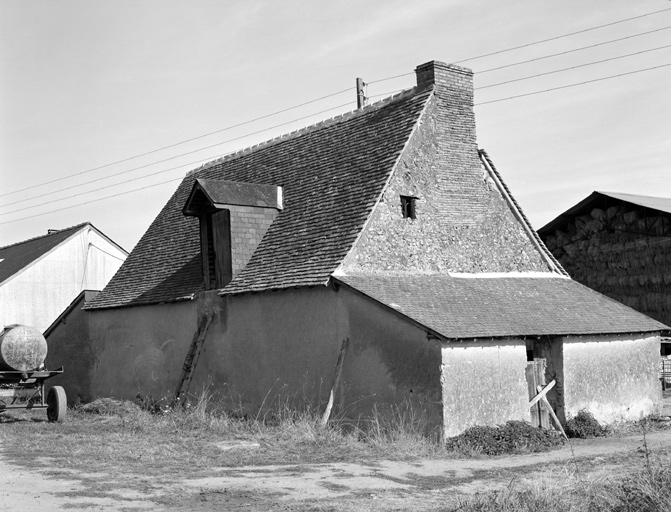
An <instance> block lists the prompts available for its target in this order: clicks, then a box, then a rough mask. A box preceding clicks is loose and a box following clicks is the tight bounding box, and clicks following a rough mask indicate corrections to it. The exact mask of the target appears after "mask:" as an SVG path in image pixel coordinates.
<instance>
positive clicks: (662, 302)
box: [544, 206, 671, 325]
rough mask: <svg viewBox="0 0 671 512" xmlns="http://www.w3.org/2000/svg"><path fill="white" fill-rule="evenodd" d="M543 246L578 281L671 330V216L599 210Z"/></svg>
mask: <svg viewBox="0 0 671 512" xmlns="http://www.w3.org/2000/svg"><path fill="white" fill-rule="evenodd" d="M544 241H545V243H546V245H547V246H548V249H550V251H552V253H553V254H554V256H555V257H556V258H557V259H558V260H559V261H560V263H561V264H562V265H563V266H564V268H565V269H566V270H567V271H568V272H569V274H570V275H571V277H573V279H575V280H576V281H578V282H580V283H582V284H584V285H586V286H589V287H590V288H593V289H594V290H597V291H599V292H601V293H603V294H604V295H607V296H608V297H611V298H613V299H615V300H617V301H619V302H622V303H623V304H626V305H627V306H630V307H632V308H634V309H636V310H638V311H640V312H641V313H644V314H646V315H648V316H650V317H652V318H654V319H656V320H659V321H660V322H663V323H665V324H667V325H668V324H671V293H669V292H668V290H669V285H671V215H668V214H664V213H660V212H656V211H653V210H648V209H644V208H641V209H629V210H628V211H627V210H624V209H623V208H622V207H617V206H612V207H610V208H608V209H606V210H602V209H600V208H595V209H593V210H592V211H591V212H590V214H587V215H580V216H576V217H574V218H573V219H571V220H570V222H569V223H568V224H567V225H566V226H565V227H564V229H562V230H555V231H554V232H553V233H552V234H549V235H546V236H544Z"/></svg>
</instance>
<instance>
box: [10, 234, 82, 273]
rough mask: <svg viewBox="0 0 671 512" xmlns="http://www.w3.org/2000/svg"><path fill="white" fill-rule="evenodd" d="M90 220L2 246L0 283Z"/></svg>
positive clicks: (57, 244)
mask: <svg viewBox="0 0 671 512" xmlns="http://www.w3.org/2000/svg"><path fill="white" fill-rule="evenodd" d="M88 225H89V223H88V222H84V223H83V224H78V225H77V226H72V227H70V228H65V229H61V230H59V231H56V232H54V233H48V234H46V235H42V236H38V237H35V238H31V239H29V240H24V241H23V242H17V243H15V244H11V245H6V246H5V247H0V260H2V261H0V284H2V283H4V282H5V281H6V280H7V279H9V278H11V277H12V276H14V275H15V274H16V273H17V272H19V271H20V270H22V269H23V268H25V267H27V266H28V265H30V264H31V263H33V262H35V261H37V260H39V259H40V258H41V257H43V256H45V255H46V254H47V253H48V252H49V251H51V250H52V249H54V248H56V247H57V246H59V245H60V244H61V243H63V242H64V241H65V240H67V239H68V238H70V237H71V236H72V235H74V234H75V233H77V232H78V231H79V230H81V229H82V228H84V227H85V226H88Z"/></svg>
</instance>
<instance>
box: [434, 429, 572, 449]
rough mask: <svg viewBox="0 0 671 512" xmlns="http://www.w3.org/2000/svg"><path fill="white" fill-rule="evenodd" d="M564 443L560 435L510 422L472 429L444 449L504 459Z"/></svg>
mask: <svg viewBox="0 0 671 512" xmlns="http://www.w3.org/2000/svg"><path fill="white" fill-rule="evenodd" d="M563 443H564V439H563V438H562V437H561V435H560V434H559V433H558V432H555V431H552V430H544V429H542V428H538V427H532V426H531V425H530V424H529V423H527V422H525V421H508V422H507V423H506V424H504V425H499V426H497V427H483V426H475V427H471V428H469V429H468V430H466V431H464V432H463V433H461V434H459V435H458V436H456V437H451V438H449V439H447V441H446V443H445V448H446V449H447V450H451V451H458V452H462V453H465V454H472V453H479V454H483V455H503V454H510V453H533V452H544V451H548V450H550V449H552V448H554V447H556V446H559V445H562V444H563Z"/></svg>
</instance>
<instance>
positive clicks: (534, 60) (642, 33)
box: [477, 25, 671, 75]
mask: <svg viewBox="0 0 671 512" xmlns="http://www.w3.org/2000/svg"><path fill="white" fill-rule="evenodd" d="M670 28H671V25H669V26H666V27H662V28H658V29H655V30H649V31H648V32H641V33H640V34H634V35H631V36H626V37H621V38H619V39H612V40H610V41H604V42H602V43H596V44H592V45H589V46H581V47H580V48H575V49H573V50H566V51H565V52H559V53H552V54H550V55H545V56H543V57H536V58H535V59H529V60H523V61H521V62H515V63H513V64H506V65H505V66H498V67H496V68H490V69H484V70H482V71H478V72H477V73H478V74H480V75H481V74H483V73H489V72H490V71H498V70H499V69H505V68H511V67H513V66H519V65H521V64H527V63H529V62H536V61H538V60H543V59H549V58H551V57H557V56H559V55H566V54H568V53H574V52H579V51H582V50H587V49H589V48H596V47H597V46H603V45H606V44H610V43H616V42H618V41H624V40H626V39H632V38H634V37H640V36H645V35H647V34H652V33H654V32H660V31H662V30H668V29H670Z"/></svg>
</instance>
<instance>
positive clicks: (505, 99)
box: [0, 63, 671, 225]
mask: <svg viewBox="0 0 671 512" xmlns="http://www.w3.org/2000/svg"><path fill="white" fill-rule="evenodd" d="M668 66H671V63H668V64H662V65H659V66H654V67H651V68H645V69H639V70H636V71H630V72H627V73H620V74H617V75H611V76H607V77H602V78H597V79H594V80H587V81H584V82H579V83H575V84H569V85H564V86H561V87H553V88H551V89H544V90H542V91H535V92H531V93H526V94H520V95H517V96H509V97H507V98H500V99H498V100H492V101H485V102H482V103H476V104H475V106H479V105H486V104H488V103H497V102H500V101H507V100H512V99H516V98H521V97H524V96H532V95H536V94H542V93H546V92H551V91H556V90H559V89H568V88H570V87H576V86H578V85H584V84H589V83H593V82H600V81H603V80H609V79H611V78H618V77H622V76H626V75H633V74H637V73H643V72H645V71H651V70H653V69H659V68H663V67H668ZM335 108H337V107H335ZM269 129H270V128H269ZM184 165H189V164H184ZM155 174H157V173H155ZM138 179H139V178H138ZM182 179H183V178H181V177H180V178H174V179H170V180H167V181H162V182H159V183H154V184H152V185H147V186H145V187H140V188H136V189H132V190H127V191H124V192H119V193H118V194H113V195H110V196H105V197H101V198H98V199H92V200H91V201H86V202H83V203H78V204H75V205H71V206H66V207H63V208H58V209H56V210H50V211H48V212H43V213H38V214H35V215H30V216H28V217H22V218H19V219H14V220H10V221H5V222H0V225H4V224H11V223H13V222H19V221H22V220H27V219H32V218H34V217H40V216H43V215H48V214H50V213H55V212H59V211H63V210H68V209H71V208H76V207H77V206H84V205H87V204H91V203H95V202H97V201H104V200H106V199H111V198H114V197H118V196H122V195H126V194H130V193H133V192H138V191H140V190H145V189H148V188H152V187H156V186H159V185H164V184H166V183H171V182H174V181H178V180H182ZM91 192H95V191H91ZM10 213H11V212H10Z"/></svg>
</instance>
